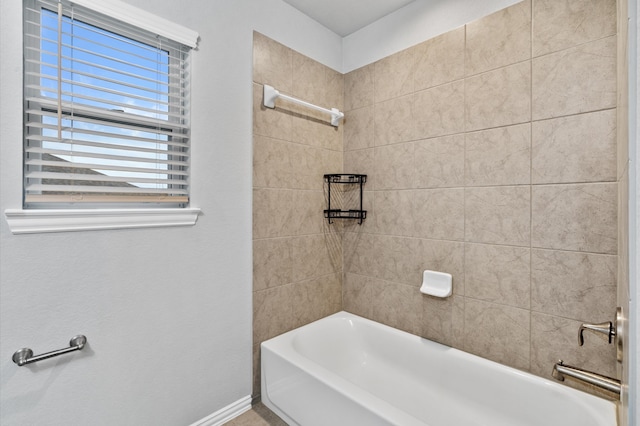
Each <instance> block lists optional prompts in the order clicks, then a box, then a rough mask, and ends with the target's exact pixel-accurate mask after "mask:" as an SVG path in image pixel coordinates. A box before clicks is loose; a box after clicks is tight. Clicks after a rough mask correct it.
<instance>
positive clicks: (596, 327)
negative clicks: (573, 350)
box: [578, 321, 616, 346]
mask: <svg viewBox="0 0 640 426" xmlns="http://www.w3.org/2000/svg"><path fill="white" fill-rule="evenodd" d="M584 330H589V331H593V332H594V333H602V334H604V335H606V336H607V337H608V338H609V343H612V342H613V338H614V337H616V329H615V327H614V326H613V323H612V322H611V321H607V322H602V323H600V324H587V323H585V324H582V325H581V326H580V330H578V344H579V345H580V346H582V345H584V336H583V335H582V332H583V331H584Z"/></svg>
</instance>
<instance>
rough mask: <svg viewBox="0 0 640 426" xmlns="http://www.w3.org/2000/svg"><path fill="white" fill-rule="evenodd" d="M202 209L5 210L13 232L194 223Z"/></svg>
mask: <svg viewBox="0 0 640 426" xmlns="http://www.w3.org/2000/svg"><path fill="white" fill-rule="evenodd" d="M200 212H201V210H200V209H199V208H193V207H190V208H168V209H83V210H71V209H64V210H22V209H7V210H5V211H4V215H5V218H6V219H7V223H8V224H9V229H10V230H11V233H13V234H40V233H47V232H68V231H97V230H105V229H131V228H156V227H172V226H193V225H195V224H196V221H197V220H198V215H199V214H200Z"/></svg>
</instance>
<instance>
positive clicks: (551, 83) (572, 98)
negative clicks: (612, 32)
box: [532, 36, 616, 120]
mask: <svg viewBox="0 0 640 426" xmlns="http://www.w3.org/2000/svg"><path fill="white" fill-rule="evenodd" d="M532 91H533V119H534V120H542V119H545V118H552V117H559V116H563V115H570V114H578V113H581V112H588V111H596V110H600V109H606V108H613V107H615V106H616V38H615V36H612V37H607V38H605V39H601V40H597V41H593V42H590V43H586V44H582V45H580V46H578V47H574V48H571V49H567V50H562V51H560V52H557V53H552V54H550V55H546V56H542V57H539V58H535V59H533V89H532Z"/></svg>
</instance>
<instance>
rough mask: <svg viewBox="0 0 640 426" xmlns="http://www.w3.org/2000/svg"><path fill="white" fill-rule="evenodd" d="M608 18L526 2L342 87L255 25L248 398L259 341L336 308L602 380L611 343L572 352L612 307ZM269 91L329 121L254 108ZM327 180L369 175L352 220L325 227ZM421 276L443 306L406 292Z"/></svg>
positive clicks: (602, 1) (554, 2) (611, 13)
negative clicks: (439, 290)
mask: <svg viewBox="0 0 640 426" xmlns="http://www.w3.org/2000/svg"><path fill="white" fill-rule="evenodd" d="M615 9H616V4H615V0H613V1H612V0H579V1H575V0H533V1H531V0H527V1H524V2H522V3H518V4H516V5H514V6H512V7H509V8H507V9H504V10H502V11H500V12H497V13H495V14H492V15H490V16H487V17H485V18H483V19H481V20H478V21H475V22H473V23H470V24H468V25H466V26H465V27H462V28H459V29H456V30H453V31H451V32H448V33H446V34H443V35H441V36H438V37H436V38H434V39H431V40H428V41H425V42H424V43H421V44H419V45H417V46H414V47H412V48H410V49H407V50H404V51H401V52H398V53H396V54H394V55H392V56H389V57H387V58H384V59H382V60H380V61H377V62H375V63H373V64H370V65H367V66H365V67H363V68H360V69H357V70H355V71H352V72H350V73H348V74H346V75H344V76H342V75H340V74H339V73H337V72H335V71H333V70H331V69H329V68H327V67H325V66H323V65H321V64H319V63H317V62H315V61H313V60H311V59H309V58H307V57H305V56H303V55H300V54H299V53H297V52H295V51H293V50H291V49H289V48H287V47H285V46H283V45H281V44H279V43H277V42H275V41H273V40H270V39H269V38H267V37H265V36H262V35H260V34H257V33H256V34H254V79H253V80H254V82H253V87H254V176H253V181H254V197H253V200H254V201H253V215H254V229H253V235H254V246H253V257H254V274H253V275H254V396H257V395H259V393H260V390H259V389H260V388H259V343H260V342H261V341H263V340H265V339H268V338H270V337H273V336H275V335H278V334H280V333H282V332H285V331H288V330H290V329H293V328H295V327H297V326H300V325H303V324H305V323H307V322H310V321H312V320H315V319H317V318H320V317H323V316H326V315H328V314H331V313H333V312H335V311H338V310H340V309H345V310H347V311H350V312H353V313H355V314H358V315H362V316H365V317H368V318H372V319H374V320H376V321H379V322H382V323H385V324H388V325H391V326H394V327H397V328H400V329H404V330H406V331H409V332H411V333H414V334H418V335H421V336H424V337H426V338H429V339H432V340H436V341H439V342H442V343H445V344H447V345H450V346H453V347H456V348H460V349H463V350H465V351H468V352H472V353H475V354H477V355H480V356H482V357H485V358H489V359H492V360H495V361H498V362H501V363H503V364H507V365H510V366H514V367H517V368H520V369H523V370H527V371H531V372H533V373H535V374H538V375H541V376H545V377H548V376H549V374H550V372H551V368H552V366H553V363H554V362H555V361H557V359H559V358H562V359H564V361H565V362H566V363H569V364H575V365H577V366H580V367H582V368H586V369H589V370H593V371H597V372H599V373H602V374H606V375H610V376H615V374H616V373H615V364H616V363H615V353H614V348H613V345H608V344H607V343H606V342H605V341H603V340H601V339H598V338H597V337H596V336H594V335H588V336H586V342H585V346H584V347H578V346H577V343H576V341H577V339H576V334H577V330H578V327H579V325H580V323H581V322H583V321H589V322H601V321H605V320H611V319H612V318H613V315H614V311H615V305H616V301H615V298H616V276H617V256H616V250H617V236H616V232H617V219H616V215H617V210H618V209H617V183H616V178H617V175H618V171H617V166H616V136H615V135H616V71H615V68H616V67H615V64H616V10H615ZM265 83H266V84H270V85H272V86H274V87H275V88H276V89H278V90H280V91H281V92H283V93H286V94H289V95H292V96H295V97H299V98H301V99H305V100H308V101H310V102H313V103H316V104H318V105H322V106H329V107H337V108H340V109H341V110H345V111H346V119H345V121H344V124H343V125H341V126H340V127H339V128H337V129H336V128H334V127H332V126H330V125H328V124H327V121H326V117H324V116H322V115H314V114H313V113H311V112H309V110H307V109H305V110H302V109H299V108H298V107H296V106H294V105H291V104H286V103H285V102H283V101H278V107H277V108H276V109H274V110H270V109H265V108H264V107H263V106H262V85H263V84H265ZM343 139H344V144H343ZM343 157H344V158H343ZM343 165H344V167H343ZM342 171H344V172H349V173H365V174H367V175H368V181H367V183H366V185H365V196H364V200H365V209H367V210H368V218H367V219H366V220H365V223H364V224H363V225H362V226H358V225H357V224H353V223H348V222H347V223H345V224H344V225H345V226H344V227H341V225H342V224H337V225H327V224H326V221H325V220H324V219H323V217H322V210H323V209H324V208H326V206H325V202H326V201H325V195H324V191H323V182H322V175H323V174H325V173H340V172H342ZM343 246H344V247H343ZM424 269H434V270H438V271H444V272H449V273H451V274H452V275H453V277H454V294H453V296H452V297H449V298H447V299H444V300H441V299H436V298H432V297H429V296H425V295H422V294H421V293H419V291H418V289H419V286H420V282H421V277H422V271H423V270H424Z"/></svg>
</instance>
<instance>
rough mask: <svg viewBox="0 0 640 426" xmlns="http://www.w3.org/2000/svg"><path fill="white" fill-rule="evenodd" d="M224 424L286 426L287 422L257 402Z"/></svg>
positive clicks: (233, 425)
mask: <svg viewBox="0 0 640 426" xmlns="http://www.w3.org/2000/svg"><path fill="white" fill-rule="evenodd" d="M225 426H287V424H286V423H285V422H283V421H282V419H280V417H278V416H277V415H275V414H274V413H273V411H271V410H269V409H268V408H267V407H266V406H265V405H264V404H262V403H261V402H259V403H258V404H256V405H254V406H253V407H251V410H249V411H247V412H246V413H243V414H242V415H240V416H238V417H236V418H235V419H233V420H231V421H229V422H227V423H225Z"/></svg>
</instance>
